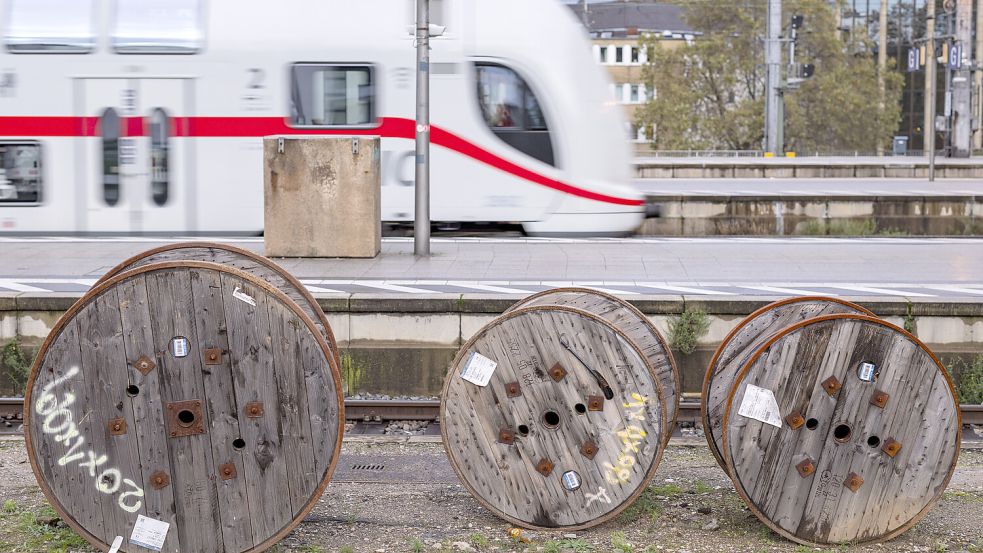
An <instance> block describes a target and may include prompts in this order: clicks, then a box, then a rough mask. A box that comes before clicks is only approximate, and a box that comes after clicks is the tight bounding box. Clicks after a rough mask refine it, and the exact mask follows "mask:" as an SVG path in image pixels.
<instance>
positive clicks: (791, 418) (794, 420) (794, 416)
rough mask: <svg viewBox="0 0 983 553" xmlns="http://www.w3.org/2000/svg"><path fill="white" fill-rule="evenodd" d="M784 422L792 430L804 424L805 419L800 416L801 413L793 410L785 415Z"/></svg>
mask: <svg viewBox="0 0 983 553" xmlns="http://www.w3.org/2000/svg"><path fill="white" fill-rule="evenodd" d="M785 422H787V423H788V425H789V426H790V427H791V428H792V430H798V429H799V427H800V426H802V425H803V424H805V422H806V420H805V419H804V418H803V417H802V414H801V413H799V412H798V411H794V412H792V413H789V415H788V416H787V417H785Z"/></svg>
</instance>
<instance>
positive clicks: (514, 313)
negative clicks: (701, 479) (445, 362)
mask: <svg viewBox="0 0 983 553" xmlns="http://www.w3.org/2000/svg"><path fill="white" fill-rule="evenodd" d="M540 311H567V312H570V313H574V314H576V315H579V316H582V317H585V318H588V319H592V320H594V321H596V322H598V323H599V324H601V325H602V326H605V327H607V328H609V329H611V330H612V331H613V332H614V333H615V334H617V335H618V337H620V338H622V339H624V340H625V342H627V343H628V345H629V346H630V347H632V348H634V349H635V352H636V354H637V355H638V357H639V359H641V360H642V363H643V364H644V365H645V368H646V369H647V370H648V372H649V376H650V377H651V378H652V382H653V384H655V393H656V396H657V397H658V400H659V411H660V416H661V417H662V420H665V419H666V402H665V393H664V392H663V390H662V382H660V381H659V378H658V377H657V376H656V375H655V369H653V368H652V364H651V363H649V361H648V359H647V358H646V357H645V355H644V354H643V353H642V350H641V349H640V348H639V347H638V344H636V343H635V342H634V341H632V339H631V338H630V337H629V336H628V335H627V334H625V333H624V332H623V331H622V330H621V329H619V328H618V327H616V326H614V325H613V324H611V323H609V322H608V321H606V320H604V319H603V318H601V317H599V316H597V315H595V314H593V313H590V312H588V311H584V310H583V309H577V308H575V307H567V306H564V305H541V306H533V307H520V308H516V309H514V310H510V311H507V312H505V313H503V314H502V315H500V316H499V317H496V318H495V319H494V320H492V321H491V322H489V323H488V324H486V325H485V326H483V327H481V329H480V330H478V331H477V332H475V333H474V335H473V336H472V337H471V339H469V340H468V341H467V343H466V344H464V345H463V346H461V349H460V350H459V351H458V352H457V355H456V356H455V357H454V361H453V362H452V363H451V365H450V368H449V369H448V371H447V376H446V377H444V387H443V390H442V391H441V394H440V405H441V407H440V437H441V443H442V444H443V446H444V451H445V452H446V453H447V459H448V460H449V461H450V465H451V467H452V468H453V469H454V472H455V473H456V474H457V477H458V480H460V481H461V484H462V485H463V486H464V487H465V489H467V490H468V493H470V494H471V497H473V498H475V499H476V500H477V501H478V503H480V504H481V505H482V506H483V507H484V508H486V509H488V510H489V511H490V512H492V513H494V514H495V515H496V516H498V517H500V518H503V519H505V520H507V521H509V522H511V523H513V524H515V525H516V526H521V527H523V528H531V529H534V530H558V529H562V530H582V529H584V528H591V527H593V526H597V525H599V524H603V523H605V522H607V521H608V520H611V519H612V518H614V517H616V516H618V515H619V514H620V513H621V512H622V511H624V510H625V509H627V508H628V507H629V506H630V505H631V504H632V503H634V502H635V500H636V499H638V496H639V495H641V494H642V492H644V491H645V490H646V489H647V488H648V485H649V483H650V482H651V481H652V478H654V477H655V472H656V470H657V469H658V468H659V464H660V463H661V462H662V454H663V453H664V452H665V447H663V445H662V444H663V442H662V439H661V437H660V439H659V448H658V451H657V452H656V454H655V457H654V458H653V459H652V465H651V466H650V467H649V470H648V472H647V473H646V474H645V476H644V477H643V478H642V481H641V482H640V483H639V485H638V488H637V489H636V490H635V491H634V492H632V494H631V495H629V496H628V497H627V498H625V500H624V501H622V502H621V503H620V504H619V505H617V506H616V507H615V508H614V509H612V510H611V511H609V512H607V513H606V514H604V515H601V516H600V517H598V518H596V519H594V520H590V521H587V522H584V523H582V524H573V525H569V526H536V525H534V524H530V523H529V522H527V521H524V520H519V519H517V518H515V517H512V516H510V515H507V514H505V513H503V512H502V511H501V510H500V509H498V508H497V507H495V506H493V505H492V504H491V503H489V502H488V501H486V500H485V498H484V497H482V496H481V495H479V494H478V493H477V491H476V490H475V489H474V487H472V486H471V484H470V483H469V482H468V479H467V477H466V475H465V473H464V471H463V470H461V468H460V467H459V466H458V465H457V461H456V460H455V458H454V455H453V452H451V450H450V446H449V445H448V444H449V443H450V441H449V440H448V436H447V424H446V423H445V421H444V404H445V402H446V400H447V392H448V390H449V389H450V385H451V381H452V380H453V376H454V375H455V374H456V372H457V367H458V364H459V363H461V361H463V359H464V354H465V352H467V351H468V349H469V348H471V346H473V345H474V343H475V342H476V341H478V338H480V337H481V335H482V334H484V333H485V332H486V331H487V330H489V329H491V328H493V327H495V326H498V325H500V324H502V323H503V322H505V321H507V320H509V319H513V318H515V317H519V316H522V315H526V314H529V313H536V312H540ZM661 426H663V430H664V425H661Z"/></svg>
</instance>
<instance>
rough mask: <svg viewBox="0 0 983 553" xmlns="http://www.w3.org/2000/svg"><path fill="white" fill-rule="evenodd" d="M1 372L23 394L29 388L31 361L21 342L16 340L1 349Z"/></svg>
mask: <svg viewBox="0 0 983 553" xmlns="http://www.w3.org/2000/svg"><path fill="white" fill-rule="evenodd" d="M0 370H3V371H5V372H6V373H7V377H8V378H10V381H11V382H12V383H13V384H14V389H15V390H16V391H17V392H20V393H21V394H23V393H24V390H25V389H26V388H27V379H28V377H29V376H30V374H31V359H29V358H28V356H27V354H26V353H24V350H23V349H22V348H21V347H20V342H18V341H17V340H14V341H12V342H9V343H8V344H7V345H5V346H3V349H0Z"/></svg>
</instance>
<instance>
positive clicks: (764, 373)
mask: <svg viewBox="0 0 983 553" xmlns="http://www.w3.org/2000/svg"><path fill="white" fill-rule="evenodd" d="M771 397H773V398H774V399H769V398H771ZM764 421H770V422H764ZM960 428H961V424H960V418H959V406H958V402H957V400H956V392H955V390H954V388H953V386H952V382H951V381H950V380H949V377H948V375H947V374H946V372H945V370H944V369H943V367H942V365H941V364H940V363H939V361H938V360H937V359H936V358H935V356H934V355H932V353H931V352H930V351H929V350H928V349H927V348H926V347H925V345H924V344H922V343H921V342H919V341H918V339H917V338H915V337H914V336H912V335H911V334H909V333H907V332H905V331H904V330H902V329H900V328H898V327H896V326H894V325H891V324H889V323H887V322H885V321H882V320H880V319H876V318H873V317H868V316H864V315H856V314H837V315H827V316H821V317H815V318H812V319H808V320H805V321H801V322H798V323H795V324H792V325H790V326H788V327H786V328H785V329H783V330H782V331H780V332H778V333H777V334H775V335H774V336H772V337H771V338H770V339H769V340H768V341H767V342H766V343H765V344H763V345H762V346H761V347H760V348H758V349H757V351H755V353H754V354H753V355H752V356H751V358H750V359H749V360H748V362H747V363H745V365H744V367H743V368H742V369H741V370H740V372H739V373H738V374H737V377H736V380H735V383H734V386H733V388H732V390H731V391H730V393H729V394H728V397H727V401H726V406H725V410H724V416H723V435H722V438H723V440H722V448H721V452H722V453H723V456H724V461H725V463H726V466H727V469H728V472H729V474H730V476H731V478H732V480H733V481H734V484H735V487H736V488H737V491H738V493H739V494H740V495H741V496H742V497H743V498H744V500H745V502H746V503H747V505H748V506H749V508H750V509H751V510H752V511H753V512H754V513H755V514H756V515H757V516H758V518H760V519H761V520H762V521H763V522H764V523H765V524H767V525H768V526H769V527H771V528H772V529H773V530H774V531H776V532H778V533H779V534H782V535H783V536H786V537H787V538H789V539H792V540H794V541H797V542H799V543H803V544H810V545H829V544H847V543H859V542H875V541H882V540H886V539H890V538H892V537H894V536H897V535H898V534H900V533H902V532H904V531H905V530H906V529H908V528H910V527H911V526H912V525H914V524H915V523H916V522H917V521H918V520H919V519H920V518H921V517H922V516H924V515H925V514H926V513H927V512H928V510H929V509H930V508H931V506H932V505H934V504H935V503H936V502H937V501H938V500H939V499H940V498H941V496H942V493H943V491H944V490H945V487H946V485H947V484H948V482H949V479H950V478H951V476H952V473H953V471H954V470H955V466H956V460H957V458H958V456H959V447H960V432H959V430H960Z"/></svg>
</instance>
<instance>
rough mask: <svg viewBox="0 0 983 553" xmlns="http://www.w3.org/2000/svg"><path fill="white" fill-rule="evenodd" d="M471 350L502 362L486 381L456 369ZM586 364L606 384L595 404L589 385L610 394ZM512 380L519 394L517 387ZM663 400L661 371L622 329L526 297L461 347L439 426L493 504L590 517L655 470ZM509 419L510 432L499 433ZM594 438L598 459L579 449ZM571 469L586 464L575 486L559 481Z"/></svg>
mask: <svg viewBox="0 0 983 553" xmlns="http://www.w3.org/2000/svg"><path fill="white" fill-rule="evenodd" d="M564 344H566V347H565V346H564ZM568 348H569V349H568ZM472 352H477V353H479V354H480V355H483V356H485V357H487V358H489V359H492V360H493V361H495V362H496V363H497V366H496V368H495V371H494V373H493V374H492V375H491V379H490V381H489V383H488V385H487V386H484V387H482V386H478V385H475V384H473V383H471V382H468V381H466V380H464V379H463V378H462V377H461V376H460V373H461V370H462V368H464V365H465V363H466V362H467V360H468V359H469V357H470V355H471V353H472ZM578 357H579V359H578ZM557 364H559V366H560V367H562V368H563V370H564V371H565V372H566V374H565V376H563V377H562V379H560V380H559V381H556V380H554V378H553V377H552V376H551V375H552V369H553V367H554V366H555V365H557ZM585 364H586V366H585ZM587 366H589V367H590V368H591V369H593V370H594V371H596V372H597V374H598V375H600V376H601V377H602V378H603V380H604V382H606V386H607V387H608V388H610V392H609V393H610V394H611V397H610V398H609V399H604V401H603V404H602V405H600V406H598V407H599V408H600V410H593V411H592V410H588V407H587V406H588V405H589V403H590V402H589V398H590V396H598V397H602V398H603V397H605V391H604V385H603V384H601V383H599V381H598V379H597V378H596V377H595V376H594V374H593V373H591V372H590V370H589V369H588V368H587ZM511 383H518V385H519V388H520V391H521V393H520V394H519V395H515V394H512V395H513V396H514V397H510V394H509V393H508V391H507V385H509V384H511ZM578 406H579V408H578ZM665 411H666V409H665V400H664V394H663V392H662V388H661V384H660V382H659V379H658V378H657V377H656V376H655V374H654V371H653V369H652V367H651V366H650V365H649V364H648V361H647V360H646V358H645V356H644V355H643V354H642V352H641V350H640V348H639V347H638V346H637V345H635V344H634V343H633V342H632V341H631V339H630V338H629V337H628V336H627V335H625V334H624V333H623V332H621V331H619V330H618V329H617V328H616V327H614V326H613V325H611V324H610V323H608V322H607V321H605V320H604V319H602V318H600V317H598V316H596V315H593V314H591V313H588V312H586V311H583V310H578V309H575V308H571V307H564V306H555V305H551V306H541V307H527V308H522V309H517V310H515V311H512V312H510V313H507V314H505V315H503V316H501V317H499V318H497V319H495V320H494V321H492V322H491V323H490V324H488V325H487V326H485V327H484V328H483V329H481V330H480V331H479V332H478V333H476V334H475V336H474V337H473V338H472V339H471V340H470V341H469V342H468V343H467V344H466V345H465V346H464V347H463V348H462V349H461V351H460V353H459V354H458V356H457V358H456V359H455V361H454V363H453V364H452V366H451V369H450V371H449V373H448V376H447V379H446V382H445V385H444V391H443V395H442V398H441V433H442V434H443V437H444V446H445V448H446V450H447V453H448V456H449V458H450V460H451V464H452V466H453V467H454V469H455V471H456V472H457V473H458V476H459V477H460V478H461V481H462V482H463V483H464V484H465V486H466V487H467V488H468V489H469V490H470V491H471V493H472V494H473V495H474V496H475V498H477V499H478V500H479V502H481V503H482V504H483V505H484V506H485V507H487V508H488V509H489V510H491V511H492V512H494V513H495V514H497V515H499V516H501V517H503V518H505V519H507V520H509V521H511V522H513V523H515V524H519V525H523V526H527V527H537V528H583V527H588V526H593V525H595V524H599V523H600V522H603V521H604V520H607V519H608V518H610V517H612V516H614V515H616V514H617V513H618V512H620V511H621V510H622V509H624V508H625V507H626V506H627V505H629V504H630V503H631V501H632V500H633V499H634V498H635V497H636V496H637V494H638V493H640V492H641V491H642V490H643V489H644V488H645V486H646V485H647V483H648V482H649V481H650V480H651V478H652V476H653V475H654V471H655V468H656V467H657V466H658V463H659V459H660V458H661V455H662V451H663V448H662V443H663V441H662V440H663V435H662V433H663V431H664V428H665V425H664V421H665V419H666V412H665ZM548 412H551V413H555V415H556V418H557V424H556V427H555V428H551V427H550V424H549V416H548V415H546V413H548ZM523 427H526V428H527V429H528V432H527V434H526V435H523V432H522V430H523ZM503 429H505V430H508V431H510V432H512V433H513V434H514V438H513V443H511V444H507V443H501V441H500V431H501V430H503ZM588 441H590V442H592V443H593V444H594V445H595V446H596V452H595V453H594V455H593V458H588V457H586V456H585V455H583V454H582V453H581V448H582V447H583V446H584V444H585V443H587V442H588ZM543 459H547V460H549V461H550V462H551V463H552V465H553V468H552V472H551V473H550V474H549V475H548V476H544V475H543V474H541V473H540V472H537V470H536V468H537V465H538V464H539V463H540V461H541V460H543ZM567 471H575V472H576V473H577V474H578V475H579V478H580V480H581V482H582V484H581V486H580V488H579V489H576V490H573V491H568V490H567V489H566V488H564V486H563V484H562V481H561V478H562V475H563V474H564V473H565V472H567Z"/></svg>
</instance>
